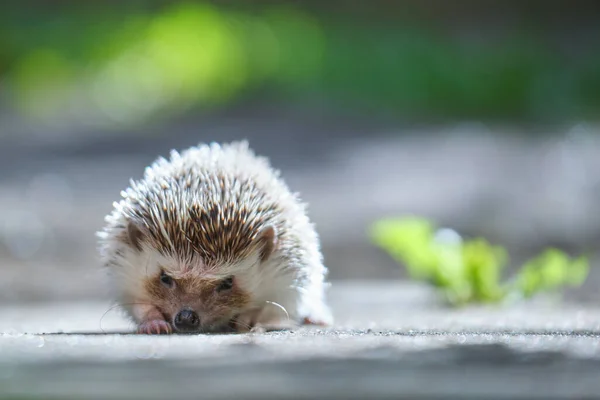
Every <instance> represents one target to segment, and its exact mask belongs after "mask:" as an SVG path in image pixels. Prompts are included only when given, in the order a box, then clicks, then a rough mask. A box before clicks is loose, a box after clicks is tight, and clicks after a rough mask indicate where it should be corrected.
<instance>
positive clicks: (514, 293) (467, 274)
mask: <svg viewBox="0 0 600 400" xmlns="http://www.w3.org/2000/svg"><path fill="white" fill-rule="evenodd" d="M370 236H371V239H372V241H373V243H374V244H375V245H376V246H378V247H380V248H381V249H383V250H385V251H386V252H387V253H388V254H390V255H391V256H392V257H393V258H394V259H395V260H396V261H397V262H398V263H399V264H402V265H404V266H405V267H406V269H407V272H408V275H409V277H410V278H412V279H416V280H422V281H426V282H428V283H430V284H431V285H433V286H434V287H436V288H438V289H439V290H441V292H442V293H443V294H444V296H445V298H446V300H447V301H448V302H449V303H450V304H452V305H462V304H467V303H498V302H502V301H505V300H506V299H509V298H515V297H517V298H529V297H532V296H534V295H535V294H537V293H540V292H542V291H550V290H557V289H559V288H560V287H563V286H573V287H576V286H579V285H581V284H582V283H583V282H584V281H585V279H586V277H587V274H588V270H589V264H588V260H587V258H586V257H583V256H582V257H579V258H576V259H571V258H570V257H569V256H568V255H567V254H565V253H564V252H562V251H560V250H558V249H554V248H550V249H547V250H545V251H544V252H542V253H541V254H540V255H538V256H536V257H534V258H532V259H531V260H529V261H527V262H526V263H525V264H524V265H523V266H522V268H521V269H519V270H518V271H517V273H516V275H515V276H514V277H513V278H512V279H509V280H507V281H503V280H502V272H503V269H504V268H505V266H506V265H507V263H508V260H509V257H508V253H507V251H506V249H504V248H503V247H501V246H494V245H492V244H490V243H489V242H488V241H487V240H485V239H483V238H475V239H470V240H465V239H463V238H461V237H460V235H459V234H458V233H456V232H455V231H453V230H450V229H438V228H437V227H436V226H435V225H434V224H433V223H432V222H431V221H429V220H427V219H424V218H418V217H407V218H399V219H383V220H380V221H377V222H375V223H374V224H373V225H372V226H371V229H370Z"/></svg>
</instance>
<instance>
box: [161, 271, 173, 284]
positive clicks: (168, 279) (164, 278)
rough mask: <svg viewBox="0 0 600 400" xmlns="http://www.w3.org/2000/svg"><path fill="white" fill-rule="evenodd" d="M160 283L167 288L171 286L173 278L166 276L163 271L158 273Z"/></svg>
mask: <svg viewBox="0 0 600 400" xmlns="http://www.w3.org/2000/svg"><path fill="white" fill-rule="evenodd" d="M160 282H161V283H162V284H163V285H165V286H166V287H169V288H170V287H172V286H173V278H171V277H170V276H169V275H167V274H166V273H165V271H160Z"/></svg>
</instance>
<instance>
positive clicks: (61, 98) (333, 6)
mask: <svg viewBox="0 0 600 400" xmlns="http://www.w3.org/2000/svg"><path fill="white" fill-rule="evenodd" d="M599 10H600V7H599V6H598V3H597V2H572V3H565V2H560V1H546V2H538V1H528V2H518V1H505V2H485V3H481V2H476V1H458V2H452V3H445V2H441V1H424V2H423V1H421V2H417V1H398V2H389V1H370V2H364V1H363V2H361V1H327V2H320V1H303V2H285V1H280V2H277V1H249V2H239V1H238V2H235V1H216V2H205V1H184V2H181V1H132V2H122V3H118V2H98V1H86V2H81V1H52V2H45V1H37V2H36V1H33V2H27V1H26V2H4V3H3V5H1V6H0V82H2V83H1V84H2V99H3V103H4V104H5V105H7V106H10V107H11V110H12V111H14V112H17V113H19V115H23V116H25V117H27V118H32V119H34V120H37V121H41V122H44V123H46V122H52V121H53V120H57V119H58V120H61V121H63V122H64V121H65V119H76V120H77V122H78V123H81V122H83V123H85V124H92V125H101V126H107V125H108V126H110V125H117V126H131V125H138V124H144V123H148V122H149V121H155V120H156V119H162V118H169V117H172V116H173V115H177V114H178V113H182V112H184V111H186V110H190V109H201V110H214V109H215V108H216V109H218V108H220V107H223V106H226V105H228V104H232V103H235V102H236V101H240V100H241V99H248V98H253V97H256V96H260V98H265V96H266V97H267V98H269V99H279V98H283V99H286V100H287V101H294V102H307V103H310V102H315V101H321V102H327V103H328V104H331V105H332V106H333V107H337V108H339V109H340V110H342V112H347V113H349V114H352V113H361V114H367V115H369V116H372V115H374V113H375V115H377V114H381V115H385V116H393V117H398V118H402V119H405V120H411V121H413V120H414V121H427V122H432V121H447V120H457V119H458V120H460V119H484V120H488V121H521V122H538V123H539V122H544V123H545V122H556V121H565V120H568V121H572V120H578V119H593V118H596V117H597V116H598V110H600V53H599V48H598V46H597V45H598V40H597V38H598V33H599V32H600V29H599V28H598V26H599V24H598V22H599V21H600V18H599V17H598V11H599Z"/></svg>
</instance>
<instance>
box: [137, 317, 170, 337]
mask: <svg viewBox="0 0 600 400" xmlns="http://www.w3.org/2000/svg"><path fill="white" fill-rule="evenodd" d="M172 332H173V329H172V328H171V325H170V324H169V323H168V322H167V321H164V320H161V319H154V320H152V321H146V322H142V323H141V324H140V325H139V326H138V328H137V333H139V334H141V335H168V334H170V333H172Z"/></svg>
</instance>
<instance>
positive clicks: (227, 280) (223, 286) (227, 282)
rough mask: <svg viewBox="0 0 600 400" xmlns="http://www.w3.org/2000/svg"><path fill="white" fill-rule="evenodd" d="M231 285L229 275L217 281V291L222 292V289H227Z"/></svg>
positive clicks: (231, 277) (231, 280)
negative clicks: (219, 281)
mask: <svg viewBox="0 0 600 400" xmlns="http://www.w3.org/2000/svg"><path fill="white" fill-rule="evenodd" d="M232 287H233V276H229V277H227V278H225V279H223V280H222V281H221V283H219V286H217V292H222V291H224V290H229V289H231V288H232Z"/></svg>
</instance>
